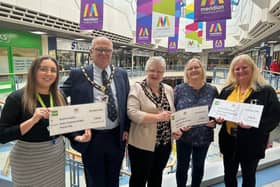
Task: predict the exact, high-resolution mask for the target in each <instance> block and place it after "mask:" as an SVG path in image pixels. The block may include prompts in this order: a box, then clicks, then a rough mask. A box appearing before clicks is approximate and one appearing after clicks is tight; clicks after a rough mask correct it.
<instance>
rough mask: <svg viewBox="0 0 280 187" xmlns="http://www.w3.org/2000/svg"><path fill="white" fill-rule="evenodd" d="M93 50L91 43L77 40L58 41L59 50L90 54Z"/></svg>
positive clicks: (59, 39) (61, 39)
mask: <svg viewBox="0 0 280 187" xmlns="http://www.w3.org/2000/svg"><path fill="white" fill-rule="evenodd" d="M90 48H91V43H89V42H81V41H77V40H67V39H63V38H58V39H57V49H58V50H67V51H85V52H89V50H90Z"/></svg>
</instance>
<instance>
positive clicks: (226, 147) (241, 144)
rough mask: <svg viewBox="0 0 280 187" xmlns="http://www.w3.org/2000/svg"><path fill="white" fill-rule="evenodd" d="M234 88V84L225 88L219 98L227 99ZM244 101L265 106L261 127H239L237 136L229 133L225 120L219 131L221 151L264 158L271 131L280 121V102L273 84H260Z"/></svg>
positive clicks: (227, 154) (246, 156)
mask: <svg viewBox="0 0 280 187" xmlns="http://www.w3.org/2000/svg"><path fill="white" fill-rule="evenodd" d="M233 89H234V86H233V85H231V86H228V87H226V88H224V89H223V90H222V91H221V94H220V96H219V98H221V99H227V97H228V96H229V95H230V93H231V92H232V91H233ZM244 103H252V104H257V105H263V106H264V108H263V112H262V115H261V119H260V124H259V128H255V127H252V128H249V129H245V128H240V127H238V130H237V136H236V137H233V136H230V135H229V134H228V133H227V131H226V123H225V122H224V123H223V125H222V128H221V130H220V132H219V146H220V151H221V152H222V153H223V154H224V155H226V156H234V155H238V156H239V158H240V159H243V160H246V159H260V158H264V156H265V149H266V146H267V141H268V137H269V133H270V132H271V131H272V130H273V129H274V128H275V127H277V125H278V123H279V121H280V115H279V114H280V103H279V101H278V98H277V95H276V93H275V91H274V89H273V88H272V87H271V86H263V87H260V86H259V87H258V88H257V89H256V90H254V91H252V93H251V94H250V95H249V97H248V98H247V99H246V100H245V101H244Z"/></svg>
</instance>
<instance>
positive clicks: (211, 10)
mask: <svg viewBox="0 0 280 187" xmlns="http://www.w3.org/2000/svg"><path fill="white" fill-rule="evenodd" d="M230 3H231V0H195V11H194V12H195V19H194V20H195V21H196V22H198V21H214V20H222V19H230V18H231V7H230Z"/></svg>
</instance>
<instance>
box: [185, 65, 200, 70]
mask: <svg viewBox="0 0 280 187" xmlns="http://www.w3.org/2000/svg"><path fill="white" fill-rule="evenodd" d="M198 69H200V66H193V67H189V68H187V71H192V70H198Z"/></svg>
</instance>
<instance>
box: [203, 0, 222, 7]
mask: <svg viewBox="0 0 280 187" xmlns="http://www.w3.org/2000/svg"><path fill="white" fill-rule="evenodd" d="M222 4H224V0H201V4H200V5H201V7H206V6H214V5H222Z"/></svg>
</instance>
